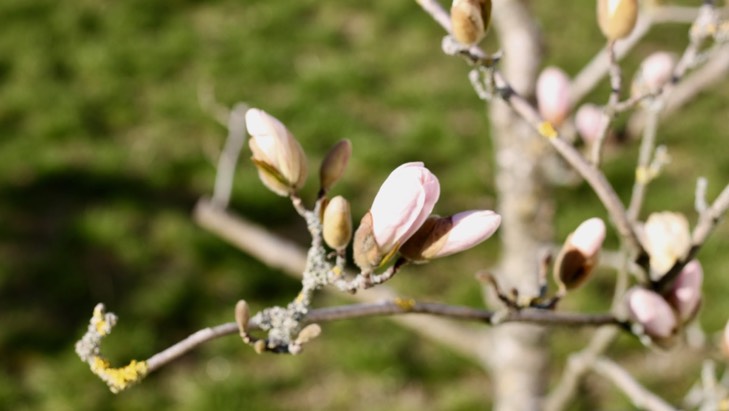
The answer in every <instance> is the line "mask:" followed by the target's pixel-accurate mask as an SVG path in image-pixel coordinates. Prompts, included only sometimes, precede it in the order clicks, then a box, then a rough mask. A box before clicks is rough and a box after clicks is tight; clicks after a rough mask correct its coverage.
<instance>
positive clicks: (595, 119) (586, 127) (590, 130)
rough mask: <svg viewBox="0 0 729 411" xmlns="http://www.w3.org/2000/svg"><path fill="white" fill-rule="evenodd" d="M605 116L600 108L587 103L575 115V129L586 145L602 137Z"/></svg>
mask: <svg viewBox="0 0 729 411" xmlns="http://www.w3.org/2000/svg"><path fill="white" fill-rule="evenodd" d="M602 122H603V114H602V110H601V109H600V107H598V106H596V105H594V104H591V103H587V104H583V105H582V106H580V108H579V109H578V110H577V113H576V114H575V127H576V128H577V132H578V133H579V134H580V137H582V140H583V141H584V142H585V143H588V144H590V143H592V142H594V141H595V140H597V139H598V137H599V136H600V129H601V125H602Z"/></svg>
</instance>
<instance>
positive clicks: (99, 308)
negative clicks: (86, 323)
mask: <svg viewBox="0 0 729 411" xmlns="http://www.w3.org/2000/svg"><path fill="white" fill-rule="evenodd" d="M105 314H106V313H105V312H104V305H103V304H98V305H96V307H94V316H93V317H92V319H91V321H92V323H93V324H94V326H95V328H96V332H97V333H98V334H99V335H100V336H102V337H103V336H105V335H107V334H109V331H111V325H110V324H109V323H108V322H107V321H106V315H105Z"/></svg>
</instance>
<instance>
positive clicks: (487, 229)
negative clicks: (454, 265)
mask: <svg viewBox="0 0 729 411" xmlns="http://www.w3.org/2000/svg"><path fill="white" fill-rule="evenodd" d="M500 224H501V216H500V215H498V214H496V213H495V212H493V211H491V210H473V211H464V212H461V213H458V214H455V215H453V216H450V217H430V218H429V219H428V220H427V221H426V222H425V223H424V224H423V225H422V226H421V227H420V229H419V230H418V231H417V232H416V233H415V234H414V235H413V236H412V237H410V239H409V240H408V241H407V242H405V244H404V245H403V246H402V248H401V249H400V253H401V254H402V255H404V256H405V257H407V258H408V259H410V260H412V261H416V262H425V261H428V260H432V259H434V258H440V257H446V256H449V255H451V254H455V253H459V252H461V251H465V250H467V249H469V248H472V247H474V246H476V245H478V244H480V243H481V242H483V241H484V240H486V239H488V238H489V237H491V236H492V235H493V234H494V232H496V230H497V229H498V228H499V225H500Z"/></svg>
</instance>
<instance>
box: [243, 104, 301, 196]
mask: <svg viewBox="0 0 729 411" xmlns="http://www.w3.org/2000/svg"><path fill="white" fill-rule="evenodd" d="M246 128H247V129H248V133H249V134H250V135H251V138H250V139H249V140H248V145H249V146H250V148H251V151H252V152H253V157H252V160H253V162H254V163H255V165H256V167H257V168H258V175H259V177H260V178H261V181H262V182H263V184H264V185H265V186H266V187H267V188H268V189H270V190H271V191H273V192H274V193H276V194H278V195H281V196H288V195H291V194H293V193H295V192H297V191H298V190H299V189H300V188H301V187H302V186H303V185H304V182H305V181H306V174H307V165H306V155H305V154H304V150H303V149H302V148H301V145H300V144H299V142H298V141H296V139H295V138H294V136H293V135H292V134H291V132H289V130H288V129H287V128H286V126H284V125H283V124H282V123H281V122H280V121H278V120H277V119H276V118H274V117H273V116H271V115H269V114H268V113H266V112H265V111H263V110H259V109H256V108H252V109H249V110H248V111H247V112H246Z"/></svg>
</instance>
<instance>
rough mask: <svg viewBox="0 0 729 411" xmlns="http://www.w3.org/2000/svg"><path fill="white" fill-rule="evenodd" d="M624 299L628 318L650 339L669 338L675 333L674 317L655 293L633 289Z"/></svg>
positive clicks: (664, 302) (671, 311)
mask: <svg viewBox="0 0 729 411" xmlns="http://www.w3.org/2000/svg"><path fill="white" fill-rule="evenodd" d="M626 299H627V303H628V313H629V314H630V318H631V319H632V320H633V321H634V322H636V323H638V324H640V325H641V326H642V327H643V330H644V332H645V334H646V335H648V336H649V337H651V338H652V339H655V340H661V339H664V338H669V337H671V336H672V335H673V334H674V333H675V332H676V326H677V323H676V316H675V315H674V313H673V310H671V307H670V306H669V305H668V303H667V302H666V300H664V299H663V298H662V297H661V296H660V295H658V294H657V293H655V292H653V291H650V290H646V289H645V288H638V287H635V288H633V289H631V290H629V291H628V292H627V294H626Z"/></svg>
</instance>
